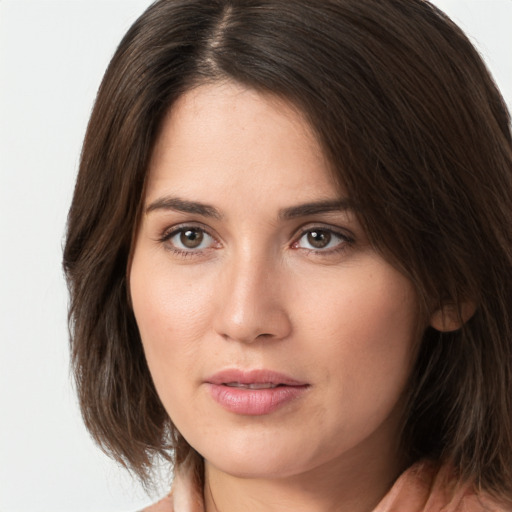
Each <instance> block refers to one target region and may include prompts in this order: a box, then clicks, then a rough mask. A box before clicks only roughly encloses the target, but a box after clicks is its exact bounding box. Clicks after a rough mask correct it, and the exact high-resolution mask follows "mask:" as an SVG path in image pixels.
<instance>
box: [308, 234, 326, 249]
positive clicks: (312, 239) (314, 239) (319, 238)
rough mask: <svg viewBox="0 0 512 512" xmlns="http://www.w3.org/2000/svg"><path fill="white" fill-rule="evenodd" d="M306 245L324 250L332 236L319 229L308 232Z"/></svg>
mask: <svg viewBox="0 0 512 512" xmlns="http://www.w3.org/2000/svg"><path fill="white" fill-rule="evenodd" d="M306 236H307V240H308V244H310V245H311V246H312V247H314V248H315V249H324V248H325V247H327V246H328V245H329V243H330V242H331V238H332V235H331V233H329V231H324V230H321V229H318V230H315V231H309V232H308V233H307V235H306Z"/></svg>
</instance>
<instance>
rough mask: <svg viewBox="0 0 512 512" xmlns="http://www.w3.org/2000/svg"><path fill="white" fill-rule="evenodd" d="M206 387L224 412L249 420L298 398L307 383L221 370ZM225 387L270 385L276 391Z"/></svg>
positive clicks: (266, 373) (266, 372) (253, 372)
mask: <svg viewBox="0 0 512 512" xmlns="http://www.w3.org/2000/svg"><path fill="white" fill-rule="evenodd" d="M205 384H206V385H207V386H208V390H209V392H210V394H211V396H212V398H213V399H214V400H215V401H216V402H218V403H219V404H220V405H221V406H223V407H224V408H225V409H227V410H228V411H230V412H234V413H237V414H245V415H251V416H259V415H263V414H269V413H271V412H273V411H275V410H277V409H279V408H280V407H282V406H284V405H285V404H287V403H289V402H290V401H292V400H295V399H297V398H299V397H300V396H301V395H302V394H303V393H304V392H305V391H306V390H307V389H308V388H309V384H307V383H306V382H301V381H298V380H296V379H293V378H291V377H288V376H287V375H284V374H282V373H277V372H273V371H269V370H250V371H242V370H237V369H228V370H223V371H221V372H219V373H216V374H214V375H212V376H211V377H209V378H207V379H206V380H205ZM228 384H238V385H241V386H250V385H252V386H258V385H260V386H261V385H268V384H271V385H274V386H277V387H272V388H263V389H249V388H247V387H233V386H229V385H228Z"/></svg>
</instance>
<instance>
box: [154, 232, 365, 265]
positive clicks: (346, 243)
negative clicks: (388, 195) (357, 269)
mask: <svg viewBox="0 0 512 512" xmlns="http://www.w3.org/2000/svg"><path fill="white" fill-rule="evenodd" d="M186 231H194V232H196V233H202V234H203V236H204V235H207V236H208V237H210V238H211V239H212V242H211V243H210V244H209V246H208V247H205V248H202V249H196V248H191V249H182V248H179V247H176V245H175V244H174V243H172V242H170V241H171V240H172V238H174V237H175V236H177V235H180V234H183V233H185V232H186ZM314 232H317V233H318V232H320V233H324V234H328V235H329V236H330V237H334V238H337V239H338V243H337V244H336V245H335V247H331V248H328V249H325V248H305V247H300V246H299V244H300V241H301V240H302V239H303V238H304V237H305V236H307V235H309V234H312V233H314ZM159 242H161V243H163V244H167V248H168V250H169V251H171V252H172V253H173V254H175V255H177V256H180V257H184V258H190V257H193V256H196V255H201V254H203V253H204V251H205V250H208V249H210V248H211V245H212V243H213V244H215V243H216V244H219V242H218V241H217V240H216V239H215V237H214V236H213V235H212V234H210V232H209V230H208V229H207V228H206V226H202V225H189V224H182V225H179V226H174V227H173V228H172V229H171V230H167V231H165V232H164V233H163V234H162V236H161V237H160V238H159ZM354 242H355V241H354V239H353V237H351V236H349V235H347V234H345V233H341V232H340V231H338V230H335V229H333V228H331V227H327V226H311V227H308V228H303V229H302V230H301V231H300V233H299V234H298V236H296V237H295V238H294V242H293V243H292V244H291V247H292V248H293V249H296V250H298V249H302V250H304V251H306V252H307V253H308V254H312V255H315V256H316V255H318V256H327V255H330V254H338V253H340V252H342V251H344V250H347V249H348V248H349V247H351V246H352V245H353V244H354ZM328 243H330V240H329V242H328Z"/></svg>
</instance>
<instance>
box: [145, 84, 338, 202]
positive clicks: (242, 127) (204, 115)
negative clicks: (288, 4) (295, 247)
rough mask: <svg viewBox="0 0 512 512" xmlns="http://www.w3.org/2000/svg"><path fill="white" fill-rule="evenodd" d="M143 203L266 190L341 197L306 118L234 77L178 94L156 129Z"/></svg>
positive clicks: (304, 197) (300, 195) (301, 197)
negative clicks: (157, 197)
mask: <svg viewBox="0 0 512 512" xmlns="http://www.w3.org/2000/svg"><path fill="white" fill-rule="evenodd" d="M147 185H148V186H147V200H151V199H154V198H155V195H159V194H162V193H172V194H174V195H175V194H179V195H180V196H183V195H185V196H186V195H187V194H188V193H193V194H194V195H196V196H197V194H199V195H204V196H205V197H202V198H197V197H194V199H203V200H208V201H207V202H210V200H211V199H210V198H211V196H214V197H215V196H216V195H222V193H224V195H225V194H230V193H231V194H239V195H244V194H245V195H247V194H249V195H251V196H252V197H254V198H258V196H259V197H260V198H261V199H267V200H268V198H269V194H272V195H273V196H275V195H276V194H277V195H279V194H281V195H283V198H284V197H285V196H286V197H288V198H293V197H296V198H297V200H311V199H317V198H319V197H324V196H325V197H328V198H332V197H333V195H334V196H336V195H339V194H338V192H336V191H335V190H334V188H335V185H334V181H333V179H332V174H331V171H330V166H329V163H328V161H327V159H326V157H325V155H324V153H323V152H322V150H321V146H320V144H319V143H318V140H317V138H316V137H315V135H314V133H313V130H312V128H311V126H310V125H309V123H308V122H307V121H306V119H305V117H304V115H303V114H302V113H301V112H300V111H299V110H298V109H297V108H295V106H294V105H293V104H291V103H290V102H288V101H286V100H283V99H282V98H279V97H277V96H275V95H272V94H269V93H261V92H257V91H255V90H254V89H250V88H247V87H244V86H241V85H239V84H236V83H233V82H224V83H218V84H208V85H201V86H199V87H196V88H194V89H192V90H190V91H188V92H187V93H185V94H183V95H182V96H181V97H180V98H179V99H178V100H177V101H176V102H175V104H174V105H173V106H172V108H171V109H170V111H169V112H168V114H167V116H166V118H165V119H164V122H163V124H162V127H161V131H160V134H159V137H158V138H157V141H156V144H155V147H154V149H153V153H152V158H151V162H150V166H149V176H148V184H147Z"/></svg>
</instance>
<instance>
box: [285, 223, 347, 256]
mask: <svg viewBox="0 0 512 512" xmlns="http://www.w3.org/2000/svg"><path fill="white" fill-rule="evenodd" d="M352 243H353V240H352V239H351V238H350V237H349V236H347V235H344V234H342V233H338V232H336V231H333V230H331V229H327V228H325V229H324V228H311V229H307V230H305V231H303V232H302V235H301V236H300V238H299V239H298V240H297V241H296V242H295V243H294V247H295V248H297V249H306V250H308V251H316V252H319V253H326V254H327V253H330V252H335V251H336V250H338V249H340V250H341V249H343V248H345V247H346V246H347V245H350V244H352Z"/></svg>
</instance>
